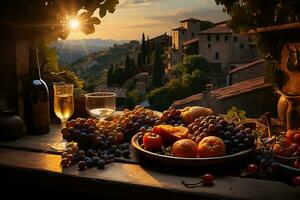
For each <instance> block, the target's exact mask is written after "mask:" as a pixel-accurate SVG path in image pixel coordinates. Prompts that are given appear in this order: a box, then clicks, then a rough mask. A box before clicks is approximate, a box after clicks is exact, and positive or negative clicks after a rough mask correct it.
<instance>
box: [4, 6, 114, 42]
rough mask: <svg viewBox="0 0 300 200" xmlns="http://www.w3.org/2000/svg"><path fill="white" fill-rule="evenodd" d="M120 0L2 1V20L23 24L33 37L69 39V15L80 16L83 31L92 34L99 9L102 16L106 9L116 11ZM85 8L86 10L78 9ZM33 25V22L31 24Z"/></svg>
mask: <svg viewBox="0 0 300 200" xmlns="http://www.w3.org/2000/svg"><path fill="white" fill-rule="evenodd" d="M118 3H119V1H118V0H70V1H61V0H40V1H35V0H26V1H19V0H11V1H1V2H0V19H1V21H2V22H1V24H3V23H4V24H6V25H7V26H11V25H12V26H14V25H19V24H22V25H23V28H28V31H29V32H30V33H31V34H32V39H34V40H37V39H40V40H42V41H46V42H47V43H48V42H50V41H56V40H57V39H58V38H60V39H66V38H67V36H68V34H69V32H70V29H69V26H68V25H67V23H68V21H69V19H70V18H73V17H76V18H78V19H79V20H80V24H81V26H80V27H81V31H82V32H84V33H85V34H91V33H93V32H94V31H95V25H98V24H100V19H99V18H98V17H95V16H93V14H94V12H95V11H96V10H97V9H99V16H100V18H103V17H104V16H105V15H106V13H107V12H110V13H113V12H114V11H115V9H116V5H117V4H118ZM81 9H83V10H82V11H83V12H80V13H79V12H78V11H79V10H81ZM29 25H30V26H29Z"/></svg>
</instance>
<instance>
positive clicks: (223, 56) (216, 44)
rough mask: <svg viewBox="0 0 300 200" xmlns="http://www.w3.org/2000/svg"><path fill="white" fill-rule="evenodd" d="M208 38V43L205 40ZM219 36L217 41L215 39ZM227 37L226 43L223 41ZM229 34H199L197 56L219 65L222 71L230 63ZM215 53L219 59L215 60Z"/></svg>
mask: <svg viewBox="0 0 300 200" xmlns="http://www.w3.org/2000/svg"><path fill="white" fill-rule="evenodd" d="M208 35H209V36H210V41H209V40H208V39H207V37H208ZM217 35H219V38H220V39H219V41H216V37H217ZM225 36H228V41H225ZM230 43H231V41H230V34H200V35H199V54H200V55H203V56H204V57H205V58H206V59H207V61H208V62H210V63H221V66H222V69H224V70H225V69H226V68H227V67H228V63H230ZM216 53H218V54H219V58H216Z"/></svg>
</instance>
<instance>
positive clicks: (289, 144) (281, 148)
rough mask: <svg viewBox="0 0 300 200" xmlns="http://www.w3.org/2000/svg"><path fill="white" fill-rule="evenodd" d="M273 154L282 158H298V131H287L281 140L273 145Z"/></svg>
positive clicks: (299, 146)
mask: <svg viewBox="0 0 300 200" xmlns="http://www.w3.org/2000/svg"><path fill="white" fill-rule="evenodd" d="M272 149H273V152H274V153H275V154H276V155H279V156H283V157H300V131H297V130H288V131H287V132H286V134H285V136H284V137H283V140H281V141H278V142H277V143H275V144H274V145H273V148H272Z"/></svg>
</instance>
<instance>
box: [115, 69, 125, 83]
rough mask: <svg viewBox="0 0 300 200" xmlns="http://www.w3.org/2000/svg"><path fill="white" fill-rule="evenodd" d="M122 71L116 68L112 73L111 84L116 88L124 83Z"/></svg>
mask: <svg viewBox="0 0 300 200" xmlns="http://www.w3.org/2000/svg"><path fill="white" fill-rule="evenodd" d="M124 74H125V73H124V69H123V68H120V67H118V68H116V69H114V72H113V83H114V84H116V85H117V86H119V87H121V86H122V85H123V84H124V83H125V76H124Z"/></svg>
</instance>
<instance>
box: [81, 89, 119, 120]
mask: <svg viewBox="0 0 300 200" xmlns="http://www.w3.org/2000/svg"><path fill="white" fill-rule="evenodd" d="M85 108H86V110H87V112H88V114H89V115H90V116H91V117H93V118H97V119H99V120H103V119H106V118H108V117H109V116H111V115H112V114H113V113H114V112H115V111H116V94H115V93H112V92H94V93H89V94H86V95H85Z"/></svg>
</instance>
